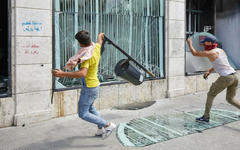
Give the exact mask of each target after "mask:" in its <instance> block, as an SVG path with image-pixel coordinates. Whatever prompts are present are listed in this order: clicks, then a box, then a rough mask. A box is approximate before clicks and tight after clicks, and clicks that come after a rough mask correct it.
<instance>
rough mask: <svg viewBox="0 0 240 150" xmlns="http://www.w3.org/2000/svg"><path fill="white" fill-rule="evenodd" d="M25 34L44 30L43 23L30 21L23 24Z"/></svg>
mask: <svg viewBox="0 0 240 150" xmlns="http://www.w3.org/2000/svg"><path fill="white" fill-rule="evenodd" d="M22 28H23V31H24V32H40V31H42V29H43V23H42V22H39V21H34V20H29V21H25V22H22Z"/></svg>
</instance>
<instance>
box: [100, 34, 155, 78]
mask: <svg viewBox="0 0 240 150" xmlns="http://www.w3.org/2000/svg"><path fill="white" fill-rule="evenodd" d="M104 41H108V44H112V45H113V46H114V47H115V48H117V49H118V50H119V51H120V52H122V53H123V54H124V55H125V56H127V57H128V59H129V60H131V61H133V62H134V63H135V64H136V65H137V66H139V67H140V68H142V69H143V70H144V71H145V72H146V73H148V74H149V75H150V76H151V77H155V75H154V74H153V73H152V72H150V71H149V70H147V69H146V68H145V67H143V66H142V65H141V64H139V63H138V62H137V61H136V60H135V59H134V58H132V56H130V55H129V54H128V53H126V52H125V51H124V50H123V49H121V48H120V47H119V46H117V45H116V44H115V43H113V42H112V41H111V40H110V39H109V38H107V37H106V36H104ZM103 43H104V44H105V42H103ZM103 47H104V45H103V46H102V48H103ZM102 52H103V50H101V53H102Z"/></svg>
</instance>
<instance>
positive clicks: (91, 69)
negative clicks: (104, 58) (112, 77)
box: [81, 43, 101, 88]
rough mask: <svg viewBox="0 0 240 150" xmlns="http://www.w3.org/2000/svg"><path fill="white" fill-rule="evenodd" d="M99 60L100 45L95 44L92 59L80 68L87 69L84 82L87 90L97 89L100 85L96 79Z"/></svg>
mask: <svg viewBox="0 0 240 150" xmlns="http://www.w3.org/2000/svg"><path fill="white" fill-rule="evenodd" d="M100 58H101V46H100V44H98V43H97V44H96V45H95V48H94V51H93V55H92V57H91V58H90V59H88V60H86V61H84V62H83V63H82V64H81V68H87V69H88V71H87V75H86V77H85V81H86V84H87V87H88V88H93V87H97V86H98V85H99V84H100V82H99V80H98V77H97V73H98V64H99V61H100Z"/></svg>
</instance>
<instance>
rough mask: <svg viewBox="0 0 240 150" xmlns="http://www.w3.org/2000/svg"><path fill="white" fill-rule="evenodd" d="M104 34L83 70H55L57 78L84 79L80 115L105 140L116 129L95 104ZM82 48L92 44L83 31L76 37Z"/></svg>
mask: <svg viewBox="0 0 240 150" xmlns="http://www.w3.org/2000/svg"><path fill="white" fill-rule="evenodd" d="M103 38H104V33H100V34H99V35H98V39H97V43H96V45H95V48H94V50H93V54H92V57H91V58H90V59H88V60H86V61H84V62H83V63H82V64H81V69H80V70H78V71H75V72H64V71H62V70H60V69H56V70H53V71H52V72H53V74H54V75H55V76H56V77H68V78H82V81H83V86H82V90H81V95H80V98H79V101H78V115H79V117H80V118H82V119H83V120H86V121H88V122H91V123H94V124H96V125H97V126H98V130H97V133H96V135H97V136H102V138H103V139H105V138H106V137H108V136H109V135H110V134H111V133H112V131H113V130H114V129H115V128H116V125H115V124H114V123H112V122H107V121H105V120H104V119H102V118H101V117H100V116H99V114H98V112H97V111H96V109H95V107H94V105H93V103H94V100H95V99H96V98H97V95H98V91H99V85H100V82H99V80H98V78H97V73H98V65H99V61H100V58H101V46H102V43H103ZM75 39H77V40H78V42H79V44H80V46H81V47H88V46H90V45H91V44H92V42H91V37H90V34H89V32H88V31H86V30H82V31H79V32H78V33H77V34H76V35H75Z"/></svg>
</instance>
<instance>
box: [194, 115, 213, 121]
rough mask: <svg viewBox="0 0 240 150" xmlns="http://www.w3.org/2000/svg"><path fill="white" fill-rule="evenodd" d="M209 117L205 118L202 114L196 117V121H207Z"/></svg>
mask: <svg viewBox="0 0 240 150" xmlns="http://www.w3.org/2000/svg"><path fill="white" fill-rule="evenodd" d="M209 119H210V118H209V117H207V118H205V117H204V116H202V117H199V118H196V121H198V122H209Z"/></svg>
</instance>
